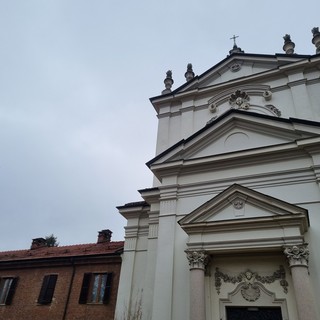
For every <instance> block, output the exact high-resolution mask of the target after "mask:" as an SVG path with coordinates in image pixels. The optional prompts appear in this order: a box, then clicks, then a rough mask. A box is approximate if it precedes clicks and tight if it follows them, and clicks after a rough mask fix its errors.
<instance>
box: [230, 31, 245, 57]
mask: <svg viewBox="0 0 320 320" xmlns="http://www.w3.org/2000/svg"><path fill="white" fill-rule="evenodd" d="M237 38H239V36H236V35H233V37H231V38H230V40H233V48H232V49H231V50H230V51H229V54H232V53H244V51H243V50H241V48H239V47H238V46H237V44H236V39H237Z"/></svg>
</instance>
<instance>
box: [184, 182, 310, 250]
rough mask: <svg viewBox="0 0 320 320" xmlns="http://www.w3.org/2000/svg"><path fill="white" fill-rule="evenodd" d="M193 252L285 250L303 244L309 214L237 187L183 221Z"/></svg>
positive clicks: (282, 202) (230, 188)
mask: <svg viewBox="0 0 320 320" xmlns="http://www.w3.org/2000/svg"><path fill="white" fill-rule="evenodd" d="M179 224H180V226H181V228H182V229H183V230H184V231H185V232H186V233H187V234H188V235H189V241H188V243H187V245H188V248H189V249H206V250H208V251H213V252H214V251H220V252H225V251H228V250H232V251H243V250H248V249H250V250H261V249H263V250H281V249H282V248H283V246H284V245H285V244H289V243H303V241H304V234H305V232H306V231H307V230H308V226H309V220H308V211H307V210H306V209H304V208H301V207H299V206H296V205H294V204H290V203H287V202H285V201H282V200H280V199H276V198H274V197H270V196H268V195H265V194H262V193H260V192H257V191H254V190H252V189H249V188H246V187H243V186H241V185H238V184H234V185H232V186H231V187H229V188H228V189H226V190H225V191H223V192H221V193H220V194H218V195H217V196H215V197H214V198H212V199H211V200H209V201H207V202H206V203H204V204H203V205H201V206H200V207H198V208H197V209H195V210H194V211H192V212H191V213H189V214H187V215H186V216H185V217H184V218H182V219H181V220H180V221H179Z"/></svg>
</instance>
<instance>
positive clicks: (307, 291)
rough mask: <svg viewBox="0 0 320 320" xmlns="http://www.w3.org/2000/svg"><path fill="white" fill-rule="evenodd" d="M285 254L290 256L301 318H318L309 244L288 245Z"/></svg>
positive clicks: (306, 319) (307, 319) (302, 319)
mask: <svg viewBox="0 0 320 320" xmlns="http://www.w3.org/2000/svg"><path fill="white" fill-rule="evenodd" d="M284 254H285V255H286V257H287V258H288V261H289V266H290V269H291V275H292V281H293V286H294V291H295V296H296V303H297V309H298V315H299V320H311V319H317V316H316V310H315V307H314V298H313V292H312V288H311V284H310V278H309V272H308V258H309V249H308V247H307V244H302V245H293V246H290V247H286V248H285V249H284Z"/></svg>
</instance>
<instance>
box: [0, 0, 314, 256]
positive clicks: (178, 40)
mask: <svg viewBox="0 0 320 320" xmlns="http://www.w3.org/2000/svg"><path fill="white" fill-rule="evenodd" d="M319 10H320V2H319V0H310V1H293V0H290V1H289V0H281V1H279V0H278V1H274V0H270V1H260V0H254V1H253V0H250V1H249V0H247V1H245V0H237V1H236V0H231V1H226V0H214V1H212V0H210V1H209V0H197V1H194V0H192V1H191V0H184V1H182V0H181V1H174V0H170V1H167V0H162V1H159V0H158V1H153V0H136V1H132V0H127V1H121V0H112V1H111V0H104V1H102V0H90V1H89V0H85V1H84V0H37V1H35V0H21V1H18V0H0V57H1V59H0V217H1V220H0V221H1V232H0V250H1V251H3V250H14V249H24V248H29V247H30V244H31V239H32V238H37V237H44V236H46V235H49V234H51V233H53V234H54V235H55V236H57V237H58V241H59V242H60V245H67V244H76V243H88V242H95V241H96V236H97V231H99V230H102V229H105V228H109V229H111V230H112V231H113V239H114V240H122V239H123V235H124V231H123V227H124V225H125V222H126V221H125V220H124V219H123V218H122V217H121V216H120V215H119V214H118V212H117V209H116V208H115V207H116V206H117V205H122V204H124V203H126V202H131V201H140V197H139V193H138V192H137V191H136V190H137V189H141V188H146V187H151V186H152V175H151V173H150V172H149V169H148V168H147V167H146V166H145V162H147V161H148V160H150V159H151V158H152V157H153V156H154V151H155V140H156V129H157V128H156V127H157V118H156V113H155V111H154V110H153V107H152V105H151V104H150V102H149V100H148V99H149V97H152V96H155V95H158V94H160V92H161V90H163V89H164V85H163V79H164V77H165V72H166V71H167V70H169V69H171V70H172V71H173V78H174V81H175V83H174V88H176V87H178V86H180V85H182V84H183V83H184V81H185V79H184V76H183V75H184V72H185V71H186V65H187V63H189V62H191V63H192V64H193V67H194V72H195V73H196V74H201V73H202V72H204V71H206V70H207V69H208V68H210V67H212V66H213V65H215V64H216V63H218V62H219V61H220V60H221V59H224V58H225V57H226V56H227V54H228V51H229V50H230V49H231V47H232V41H231V40H230V39H229V38H230V37H231V36H232V35H233V34H236V35H239V38H238V39H237V44H238V46H239V47H241V48H242V49H243V50H244V51H245V52H247V53H266V54H274V53H282V46H283V39H282V37H283V35H284V34H286V33H289V34H291V38H292V40H293V41H294V42H295V43H296V53H300V54H314V53H315V47H314V46H313V44H312V43H311V39H312V34H311V29H312V28H313V27H315V26H319V27H320V19H319Z"/></svg>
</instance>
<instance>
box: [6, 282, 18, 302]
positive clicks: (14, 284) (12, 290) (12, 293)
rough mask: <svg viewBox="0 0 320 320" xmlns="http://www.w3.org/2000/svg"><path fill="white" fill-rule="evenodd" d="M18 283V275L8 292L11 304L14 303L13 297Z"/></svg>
mask: <svg viewBox="0 0 320 320" xmlns="http://www.w3.org/2000/svg"><path fill="white" fill-rule="evenodd" d="M17 283H18V277H15V278H13V279H12V282H11V286H10V289H9V292H8V296H7V299H6V304H7V305H10V304H11V303H12V299H13V295H14V292H15V291H16V287H17Z"/></svg>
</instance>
